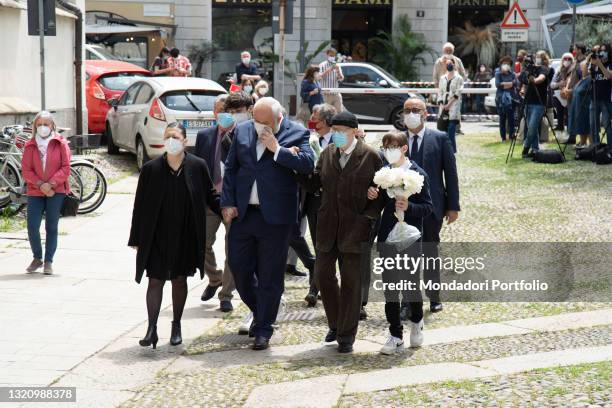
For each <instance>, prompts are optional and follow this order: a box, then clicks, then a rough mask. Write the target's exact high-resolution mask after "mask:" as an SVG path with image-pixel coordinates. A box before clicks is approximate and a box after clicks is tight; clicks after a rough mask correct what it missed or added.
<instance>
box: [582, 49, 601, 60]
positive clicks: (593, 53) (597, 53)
mask: <svg viewBox="0 0 612 408" xmlns="http://www.w3.org/2000/svg"><path fill="white" fill-rule="evenodd" d="M586 54H587V55H589V54H591V59H592V60H594V59H605V58H606V56H605V55H604V52H603V51H599V50H597V51H593V49H592V48H587V50H586Z"/></svg>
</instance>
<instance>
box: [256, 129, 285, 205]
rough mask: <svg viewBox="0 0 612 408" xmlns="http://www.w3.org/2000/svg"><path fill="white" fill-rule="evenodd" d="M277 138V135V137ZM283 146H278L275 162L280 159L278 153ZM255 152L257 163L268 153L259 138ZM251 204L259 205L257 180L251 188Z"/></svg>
mask: <svg viewBox="0 0 612 408" xmlns="http://www.w3.org/2000/svg"><path fill="white" fill-rule="evenodd" d="M275 136H276V135H275ZM280 149H281V146H280V145H278V147H277V148H276V151H275V152H274V161H276V159H277V158H278V153H279V152H280ZM255 151H256V152H257V161H259V160H260V159H261V156H263V154H264V152H265V151H266V145H264V144H263V143H262V142H261V141H260V140H259V137H257V144H256V145H255ZM249 204H253V205H259V194H258V193H257V180H255V181H254V182H253V187H251V196H250V197H249Z"/></svg>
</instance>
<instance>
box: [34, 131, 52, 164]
mask: <svg viewBox="0 0 612 408" xmlns="http://www.w3.org/2000/svg"><path fill="white" fill-rule="evenodd" d="M50 139H51V135H49V136H48V137H46V138H44V137H40V136H38V134H37V135H36V145H37V146H38V152H39V153H40V163H41V164H42V168H43V171H45V167H46V165H47V147H48V146H49V140H50Z"/></svg>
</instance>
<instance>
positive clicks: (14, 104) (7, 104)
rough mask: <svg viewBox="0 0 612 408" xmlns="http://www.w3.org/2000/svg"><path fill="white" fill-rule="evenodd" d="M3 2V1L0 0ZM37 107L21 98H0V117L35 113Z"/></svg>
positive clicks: (37, 109)
mask: <svg viewBox="0 0 612 408" xmlns="http://www.w3.org/2000/svg"><path fill="white" fill-rule="evenodd" d="M0 1H3V0H0ZM38 111H39V107H38V106H35V105H33V104H31V103H30V102H28V101H26V100H25V99H22V98H13V97H8V96H5V97H0V115H15V114H24V113H36V112H38Z"/></svg>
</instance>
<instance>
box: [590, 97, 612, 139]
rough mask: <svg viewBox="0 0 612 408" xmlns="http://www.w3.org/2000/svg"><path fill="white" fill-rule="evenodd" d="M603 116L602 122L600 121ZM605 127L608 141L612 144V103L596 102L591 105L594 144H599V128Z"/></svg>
mask: <svg viewBox="0 0 612 408" xmlns="http://www.w3.org/2000/svg"><path fill="white" fill-rule="evenodd" d="M600 115H601V120H600V118H599V117H600ZM600 126H603V127H604V129H605V131H606V141H607V142H608V144H611V143H612V142H611V141H610V138H611V137H612V102H611V101H601V100H599V101H596V102H592V103H591V137H592V138H593V143H599V142H600V140H599V128H600Z"/></svg>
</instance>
